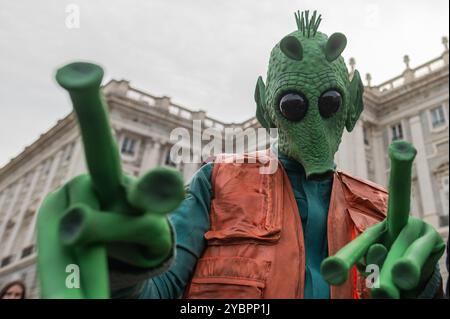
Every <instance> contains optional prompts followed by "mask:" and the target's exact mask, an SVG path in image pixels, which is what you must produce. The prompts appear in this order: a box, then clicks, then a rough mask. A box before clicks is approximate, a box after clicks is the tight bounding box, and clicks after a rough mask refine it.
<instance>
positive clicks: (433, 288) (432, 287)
mask: <svg viewBox="0 0 450 319" xmlns="http://www.w3.org/2000/svg"><path fill="white" fill-rule="evenodd" d="M443 296H444V292H443V287H442V276H441V272H440V268H439V263H437V264H436V268H435V269H434V272H433V274H432V275H431V277H430V279H429V280H428V283H427V284H426V285H425V288H424V289H423V291H422V292H421V293H420V294H419V296H417V299H441V298H443Z"/></svg>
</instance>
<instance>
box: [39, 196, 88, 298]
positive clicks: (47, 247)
mask: <svg viewBox="0 0 450 319" xmlns="http://www.w3.org/2000/svg"><path fill="white" fill-rule="evenodd" d="M67 205H68V203H67V194H66V189H65V188H64V187H62V188H60V189H58V190H57V191H55V192H53V193H51V194H49V195H48V196H47V197H46V198H45V200H44V201H43V203H42V205H41V207H40V208H39V214H38V219H37V228H38V230H40V231H38V232H37V243H38V247H39V254H38V255H37V269H38V273H39V281H40V293H41V296H42V297H43V298H47V299H52V298H69V299H73V298H76V299H79V298H82V297H83V295H82V291H81V290H80V289H68V287H67V285H66V280H67V276H68V273H67V272H66V268H67V266H68V265H74V264H77V260H76V259H75V256H74V254H73V251H71V250H70V249H69V248H68V247H66V246H65V245H63V244H62V243H61V241H60V240H59V233H58V225H59V220H60V215H61V214H62V213H63V212H64V210H65V209H66V207H67ZM44 230H45V231H44Z"/></svg>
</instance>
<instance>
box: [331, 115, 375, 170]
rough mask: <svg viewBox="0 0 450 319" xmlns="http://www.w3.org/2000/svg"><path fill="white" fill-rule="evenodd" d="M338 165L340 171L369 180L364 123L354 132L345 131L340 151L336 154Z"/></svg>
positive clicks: (358, 125) (359, 122)
mask: <svg viewBox="0 0 450 319" xmlns="http://www.w3.org/2000/svg"><path fill="white" fill-rule="evenodd" d="M336 164H337V168H338V169H339V170H342V171H344V172H346V173H349V174H352V175H355V176H358V177H361V178H367V175H368V174H367V162H366V151H365V147H364V136H363V129H362V121H358V122H357V123H356V125H355V127H354V129H353V131H352V132H350V133H348V132H346V131H344V134H343V136H342V142H341V145H339V151H338V152H337V154H336Z"/></svg>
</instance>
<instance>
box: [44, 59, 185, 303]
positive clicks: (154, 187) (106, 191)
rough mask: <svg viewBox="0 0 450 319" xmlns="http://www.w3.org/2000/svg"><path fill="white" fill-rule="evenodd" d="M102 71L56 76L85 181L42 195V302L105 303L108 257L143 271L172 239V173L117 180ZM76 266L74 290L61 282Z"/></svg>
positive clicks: (180, 194)
mask: <svg viewBox="0 0 450 319" xmlns="http://www.w3.org/2000/svg"><path fill="white" fill-rule="evenodd" d="M102 77H103V70H102V69H101V68H100V67H99V66H97V65H95V64H90V63H72V64H69V65H67V66H64V67H63V68H61V69H59V70H58V71H57V74H56V80H57V82H58V83H59V84H60V85H61V86H62V87H64V88H65V89H67V90H68V91H69V93H70V97H71V100H72V103H73V107H74V110H75V113H76V115H77V119H78V123H79V128H80V132H81V137H82V141H83V144H84V151H85V156H86V162H87V167H88V170H89V175H80V176H78V177H75V178H74V179H72V180H71V181H69V182H68V183H67V184H65V185H63V186H62V187H61V188H59V189H57V190H56V191H55V192H53V193H51V194H49V195H48V196H47V197H46V198H45V200H44V202H43V203H42V205H41V207H40V209H39V213H38V214H39V215H38V221H37V232H38V240H37V243H38V258H37V259H38V260H37V263H38V272H39V278H40V284H41V295H42V297H43V298H108V297H109V295H110V290H109V275H108V261H107V257H108V256H109V257H111V258H114V259H117V260H119V261H121V262H124V263H127V264H129V265H132V266H134V267H140V268H143V269H146V268H152V267H157V266H158V265H160V264H161V263H163V262H164V261H165V260H167V259H168V258H169V257H170V255H171V253H172V248H173V245H174V243H173V236H172V233H171V229H170V225H169V222H168V220H167V217H166V216H165V215H166V214H167V213H169V212H171V211H173V210H174V209H175V208H177V207H178V206H179V204H180V203H181V201H182V200H183V199H184V185H183V179H182V177H181V175H180V173H179V172H177V171H176V170H174V169H169V168H156V169H154V170H152V171H150V172H149V173H147V174H145V175H144V176H142V177H141V178H139V179H134V178H131V177H129V176H126V175H124V174H123V172H122V169H121V164H120V155H119V152H118V149H117V146H116V143H115V140H114V138H113V135H112V129H111V127H110V124H109V120H108V116H107V112H106V107H105V104H104V103H103V102H102V97H101V94H100V84H101V81H102ZM70 265H77V266H78V267H79V275H80V288H79V289H74V288H73V287H69V286H68V285H67V283H66V280H67V277H68V273H67V272H66V269H67V267H68V266H70Z"/></svg>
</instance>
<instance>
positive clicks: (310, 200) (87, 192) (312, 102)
mask: <svg viewBox="0 0 450 319" xmlns="http://www.w3.org/2000/svg"><path fill="white" fill-rule="evenodd" d="M295 17H296V22H297V27H298V30H296V31H294V32H292V33H291V34H289V35H287V36H285V37H284V38H283V39H282V40H281V41H280V42H279V43H277V44H276V46H275V47H274V48H273V50H272V52H271V55H270V61H269V68H268V74H267V80H266V84H264V82H263V79H262V78H261V77H259V78H258V80H257V84H256V91H255V100H256V105H257V109H256V116H257V119H258V120H259V122H260V123H261V125H262V126H264V127H265V128H267V129H269V128H278V135H279V138H278V152H275V151H274V150H273V148H272V149H269V150H267V151H264V152H261V151H260V152H255V153H251V154H244V155H240V158H241V159H242V160H243V162H242V161H241V162H240V163H237V162H236V161H235V159H236V156H234V155H230V154H228V155H227V154H220V155H217V156H216V157H215V159H214V160H212V161H209V162H207V163H205V164H204V165H203V166H202V167H201V168H200V169H199V170H198V171H197V173H196V174H195V175H194V176H193V178H192V180H191V181H190V184H189V185H188V187H187V189H186V191H185V189H184V186H183V181H182V178H181V177H180V175H179V173H178V172H176V171H174V170H171V169H168V168H156V169H154V170H152V171H150V172H148V173H147V174H145V175H144V176H142V177H140V178H138V179H134V178H132V177H129V176H126V175H124V174H123V173H122V171H121V168H120V156H119V153H118V150H117V147H116V145H115V140H114V138H113V136H112V133H111V128H110V126H109V122H108V117H107V113H106V107H105V105H104V103H103V102H102V96H101V94H100V84H101V80H102V76H103V70H102V69H101V68H100V67H98V66H97V65H95V64H90V63H72V64H69V65H67V66H65V67H63V68H61V69H59V70H58V72H57V75H56V79H57V81H58V83H59V84H60V85H61V86H62V87H64V88H65V89H67V90H68V91H69V93H70V96H71V99H72V102H73V105H74V110H75V113H76V115H77V118H78V122H79V127H80V131H81V135H82V140H83V143H84V150H85V155H86V162H87V167H88V170H89V174H85V175H81V176H78V177H75V178H74V179H73V180H71V181H69V182H68V183H67V184H65V185H63V186H62V187H61V188H59V189H57V190H56V191H54V192H53V193H51V194H49V195H48V196H47V197H46V199H45V200H44V202H43V204H42V206H41V207H40V210H39V217H38V224H37V228H38V250H39V251H38V271H39V278H40V283H41V293H42V297H44V298H109V297H113V298H180V297H183V298H323V299H328V298H354V299H358V298H370V297H371V298H436V297H438V296H439V295H440V293H441V292H442V282H441V281H442V280H441V276H440V273H439V268H438V260H439V258H440V257H441V256H442V254H443V252H444V250H445V244H444V242H443V240H442V239H441V237H440V236H439V234H438V233H437V232H436V231H435V230H434V229H433V228H432V227H431V226H430V225H428V224H426V223H425V222H423V221H421V220H419V219H417V218H414V217H411V216H410V215H409V209H410V191H411V169H412V162H413V159H414V157H415V154H416V151H415V149H414V148H413V146H412V145H411V144H409V143H408V142H406V141H394V142H393V143H392V144H391V145H390V147H389V157H390V160H391V165H390V181H389V191H390V192H389V197H388V193H387V192H386V191H385V190H384V189H383V188H382V187H380V186H377V185H375V184H373V183H371V182H368V181H364V180H361V179H359V178H356V177H352V176H350V175H348V174H345V173H343V172H340V171H338V170H336V167H335V164H334V161H333V157H334V154H335V153H336V151H337V150H338V147H339V144H340V141H341V137H342V134H343V131H344V129H346V130H347V131H348V132H350V131H352V129H353V127H354V126H355V124H356V122H357V121H358V118H359V116H360V114H361V112H362V110H363V99H362V96H363V85H362V82H361V79H360V75H359V73H358V71H355V72H354V74H353V76H352V78H351V79H350V78H349V73H348V70H347V68H346V65H345V63H344V59H343V58H342V57H341V54H342V52H343V50H344V48H345V46H346V42H347V40H346V37H345V36H344V35H343V34H341V33H333V34H332V35H331V36H329V37H327V36H326V35H325V34H323V33H321V32H318V27H319V24H320V21H321V17H320V16H317V14H316V12H314V13H313V14H312V15H309V12H308V11H306V12H301V13H300V12H297V13H296V14H295ZM268 165H269V166H270V165H276V166H275V167H276V169H275V170H274V172H273V173H270V174H268V173H264V174H263V173H261V168H263V167H266V166H268ZM68 265H72V266H73V265H77V266H79V276H80V287H79V289H73V286H74V282H72V285H71V284H70V280H69V284H68V283H67V281H68V278H69V277H68V276H69V275H68V273H67V272H66V271H67V267H68ZM371 267H372V268H371ZM377 267H378V269H379V276H375V277H374V278H375V279H374V280H372V281H370V280H369V277H370V276H371V275H373V274H375V273H376V272H374V271H375V270H376V268H377ZM371 269H372V270H371ZM373 269H375V270H373ZM75 286H76V284H75Z"/></svg>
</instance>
